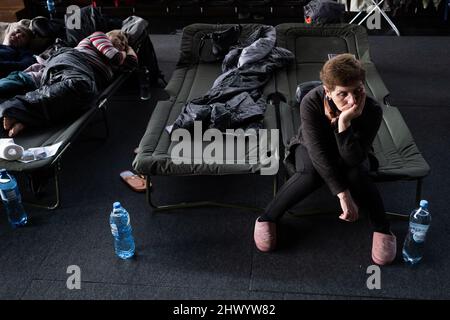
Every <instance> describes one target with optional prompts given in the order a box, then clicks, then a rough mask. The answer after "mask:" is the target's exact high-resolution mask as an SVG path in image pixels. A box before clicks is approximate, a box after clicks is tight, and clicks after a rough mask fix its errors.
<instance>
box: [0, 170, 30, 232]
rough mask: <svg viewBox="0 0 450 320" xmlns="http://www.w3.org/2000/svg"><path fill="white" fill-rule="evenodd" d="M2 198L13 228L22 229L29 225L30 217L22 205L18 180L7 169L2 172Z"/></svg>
mask: <svg viewBox="0 0 450 320" xmlns="http://www.w3.org/2000/svg"><path fill="white" fill-rule="evenodd" d="M0 196H1V198H2V201H3V205H4V207H5V210H6V214H7V216H8V220H9V223H10V224H11V225H12V226H13V228H17V227H22V226H24V225H26V224H27V221H28V215H27V213H26V212H25V209H24V208H23V204H22V197H21V195H20V191H19V187H18V185H17V181H16V179H15V178H14V177H13V176H12V175H10V174H9V173H8V172H7V171H6V170H5V169H1V170H0Z"/></svg>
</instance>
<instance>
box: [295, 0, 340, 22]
mask: <svg viewBox="0 0 450 320" xmlns="http://www.w3.org/2000/svg"><path fill="white" fill-rule="evenodd" d="M303 11H304V15H305V21H306V22H307V23H309V24H326V23H339V22H341V17H342V14H343V12H344V11H345V5H343V4H342V3H337V2H336V1H333V0H312V1H311V2H309V3H308V4H307V5H305V6H304V7H303Z"/></svg>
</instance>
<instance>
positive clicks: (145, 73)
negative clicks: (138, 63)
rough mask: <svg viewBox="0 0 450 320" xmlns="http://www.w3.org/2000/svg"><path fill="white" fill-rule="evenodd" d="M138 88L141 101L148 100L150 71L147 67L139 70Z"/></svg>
mask: <svg viewBox="0 0 450 320" xmlns="http://www.w3.org/2000/svg"><path fill="white" fill-rule="evenodd" d="M139 87H140V97H141V100H148V99H150V71H149V70H148V68H147V67H143V68H141V69H140V70H139Z"/></svg>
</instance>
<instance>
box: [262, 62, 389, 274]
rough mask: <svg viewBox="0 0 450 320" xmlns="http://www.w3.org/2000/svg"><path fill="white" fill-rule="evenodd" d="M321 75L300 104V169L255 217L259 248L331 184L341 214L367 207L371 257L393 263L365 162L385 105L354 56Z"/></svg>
mask: <svg viewBox="0 0 450 320" xmlns="http://www.w3.org/2000/svg"><path fill="white" fill-rule="evenodd" d="M320 78H321V80H322V84H323V86H322V85H320V86H318V87H316V88H315V89H313V90H311V91H310V92H309V93H308V94H306V96H305V97H304V98H303V100H302V101H301V104H300V118H301V127H300V130H299V134H298V136H297V137H296V140H297V141H298V143H297V146H296V148H295V160H296V173H295V174H294V175H293V176H292V177H291V178H290V179H289V180H288V181H287V182H286V183H285V184H284V185H283V186H282V188H281V189H280V190H279V192H278V193H277V194H276V196H275V197H274V199H273V200H272V202H271V203H270V204H269V205H268V206H267V208H266V210H265V212H264V213H263V214H262V215H261V216H260V217H259V218H258V219H257V220H256V222H255V229H254V240H255V244H256V247H257V248H258V249H259V250H261V251H270V250H273V249H275V246H276V238H277V235H276V224H277V222H278V221H279V219H280V218H281V217H282V216H283V214H284V213H285V212H286V211H287V210H289V209H290V208H291V207H293V206H294V205H296V204H297V203H299V202H300V201H302V200H303V199H305V198H306V197H307V196H308V195H310V194H311V193H312V192H313V191H314V190H316V189H318V188H319V187H320V186H322V185H323V184H324V183H326V184H327V186H328V187H329V189H330V191H331V193H332V194H333V195H334V196H336V197H337V198H338V199H339V202H340V206H341V209H342V213H341V214H340V216H339V218H340V219H342V220H344V221H348V222H354V221H356V220H358V218H359V211H360V208H361V209H365V210H366V211H367V213H368V217H369V220H370V222H371V226H372V230H373V238H372V260H373V261H374V262H375V263H377V264H381V265H384V264H388V263H391V262H392V261H393V260H394V258H395V256H396V238H395V236H394V235H393V234H392V233H391V230H390V226H389V221H388V220H387V218H386V213H385V209H384V206H383V201H382V199H381V196H380V194H379V192H378V190H377V188H376V186H375V184H374V182H373V181H372V180H371V179H370V177H369V175H368V170H367V169H366V167H365V165H364V162H365V160H366V159H367V156H368V152H369V150H370V149H371V146H372V143H373V140H374V139H375V136H376V134H377V132H378V129H379V127H380V124H381V120H382V109H381V107H380V106H379V104H378V103H377V102H376V101H375V100H374V99H372V98H370V97H367V96H366V93H365V88H364V81H365V71H364V69H363V68H362V65H361V63H360V62H359V61H358V60H356V59H355V58H354V56H353V55H351V54H342V55H338V56H336V57H334V58H332V59H331V60H329V61H327V62H326V63H325V65H324V66H323V68H322V70H321V73H320Z"/></svg>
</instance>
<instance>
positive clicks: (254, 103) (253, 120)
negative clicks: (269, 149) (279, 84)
mask: <svg viewBox="0 0 450 320" xmlns="http://www.w3.org/2000/svg"><path fill="white" fill-rule="evenodd" d="M275 42H276V32H275V28H274V27H272V26H261V27H259V28H258V29H256V30H255V31H254V32H253V33H252V34H251V35H250V36H249V38H248V39H247V40H246V41H245V42H244V43H242V44H241V45H238V46H235V47H232V48H231V50H230V51H229V53H228V54H227V55H226V56H225V58H224V60H223V63H222V71H223V73H222V74H221V75H220V76H219V77H218V78H217V79H216V81H215V82H214V84H213V86H212V88H211V89H210V90H209V91H208V92H207V93H206V94H205V95H204V96H202V97H199V98H196V99H193V100H191V101H189V102H188V103H187V104H186V105H185V106H184V107H183V109H182V112H181V114H180V115H179V116H178V118H177V119H176V120H175V122H174V124H173V126H171V127H170V126H169V127H167V130H168V131H169V132H171V131H172V130H175V129H177V128H184V129H187V130H190V131H192V130H193V127H194V121H202V124H203V128H205V129H207V128H216V129H219V130H221V131H225V130H226V129H234V128H244V129H248V128H255V129H257V128H260V127H261V121H262V119H263V118H264V113H265V109H266V101H265V99H264V97H263V96H262V89H263V87H264V85H265V84H267V83H268V81H269V80H270V78H271V77H272V75H273V73H274V71H275V70H277V69H280V68H282V67H284V66H286V65H287V64H289V63H290V62H292V61H293V59H294V55H293V54H292V53H291V52H290V51H288V50H286V49H284V48H280V47H276V46H275Z"/></svg>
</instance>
